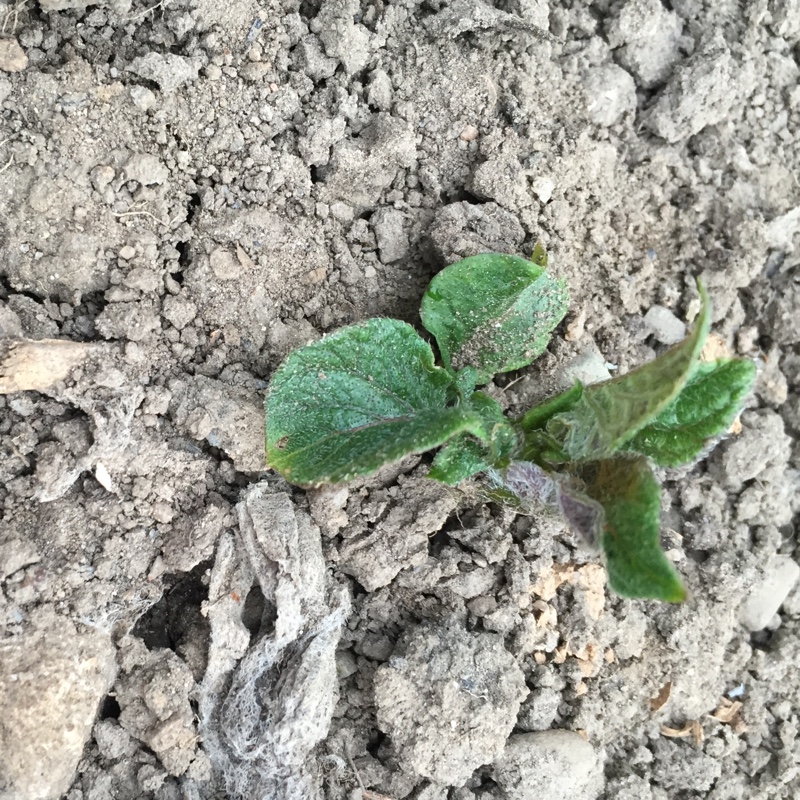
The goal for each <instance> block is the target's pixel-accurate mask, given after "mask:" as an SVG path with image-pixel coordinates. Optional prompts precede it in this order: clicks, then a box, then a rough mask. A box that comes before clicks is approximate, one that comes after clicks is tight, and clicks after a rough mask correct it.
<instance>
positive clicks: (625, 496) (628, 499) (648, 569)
mask: <svg viewBox="0 0 800 800" xmlns="http://www.w3.org/2000/svg"><path fill="white" fill-rule="evenodd" d="M581 477H582V478H583V480H584V482H585V484H586V493H587V494H588V495H589V496H590V497H591V498H593V499H594V500H596V501H597V502H598V503H600V505H602V506H603V510H604V513H605V524H604V527H603V533H602V536H601V538H600V544H601V547H602V548H603V551H604V552H605V556H606V567H607V569H608V580H609V585H610V586H611V588H612V589H613V590H614V591H615V592H617V593H618V594H621V595H622V596H623V597H641V598H650V599H653V600H666V601H668V602H672V603H679V602H681V601H682V600H685V599H686V590H685V589H684V587H683V585H682V583H681V581H680V578H679V577H678V573H677V572H676V571H675V568H674V567H673V566H672V564H671V563H670V561H669V560H668V559H667V557H666V556H665V555H664V552H663V551H662V550H661V545H660V535H659V518H660V516H661V490H660V488H659V486H658V483H657V481H656V479H655V477H654V476H653V473H652V471H651V470H650V467H649V466H648V464H647V460H646V459H645V458H643V457H635V458H625V457H621V458H615V459H607V460H604V461H598V462H596V463H593V464H589V465H587V466H586V467H585V468H584V470H583V471H582V474H581Z"/></svg>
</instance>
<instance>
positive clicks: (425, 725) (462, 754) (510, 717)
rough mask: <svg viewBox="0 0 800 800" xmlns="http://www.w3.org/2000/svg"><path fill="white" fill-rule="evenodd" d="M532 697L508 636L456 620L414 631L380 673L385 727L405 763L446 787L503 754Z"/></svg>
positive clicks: (378, 686) (380, 707)
mask: <svg viewBox="0 0 800 800" xmlns="http://www.w3.org/2000/svg"><path fill="white" fill-rule="evenodd" d="M527 693H528V690H527V688H526V686H525V677H524V675H523V673H522V670H521V669H520V668H519V666H518V665H517V663H516V661H515V660H514V658H513V657H512V656H511V654H510V653H509V652H508V651H507V650H506V649H505V647H504V645H503V639H502V637H501V636H497V635H494V634H487V633H479V634H475V633H470V632H468V631H466V630H464V628H463V626H462V623H461V621H459V620H458V619H456V618H451V619H449V620H447V621H445V622H443V623H442V622H438V623H433V624H430V625H422V626H420V627H418V628H416V629H412V630H410V631H409V632H408V633H406V635H405V636H404V637H403V638H402V639H401V641H400V642H399V643H398V647H397V650H396V651H395V655H393V656H392V658H391V659H390V660H389V663H388V664H385V665H383V666H381V667H380V668H379V669H378V671H377V672H376V674H375V700H376V703H377V707H378V712H377V714H378V725H379V726H380V728H381V730H383V731H386V732H387V733H388V734H389V735H390V736H391V737H392V742H393V745H394V747H395V748H396V749H397V752H398V755H399V759H400V762H401V764H403V765H404V766H405V767H407V768H408V769H411V770H413V771H414V772H415V773H417V774H418V775H421V776H424V777H426V778H430V779H431V780H433V781H436V782H437V783H440V784H444V785H456V786H460V785H462V784H464V783H465V782H466V781H467V779H468V778H469V777H470V776H471V775H472V773H473V772H474V770H475V769H477V768H478V767H480V766H481V765H483V764H486V763H488V762H490V761H491V760H492V759H493V758H495V757H496V756H497V755H498V753H499V752H500V751H501V749H502V747H503V743H504V742H505V740H506V737H507V736H508V734H509V733H511V729H512V728H513V727H514V721H515V720H516V717H517V712H518V711H519V706H520V703H521V702H522V700H523V699H524V698H525V696H526V695H527Z"/></svg>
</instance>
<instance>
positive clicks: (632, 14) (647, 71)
mask: <svg viewBox="0 0 800 800" xmlns="http://www.w3.org/2000/svg"><path fill="white" fill-rule="evenodd" d="M618 8H619V11H618V13H617V14H616V16H613V17H612V18H611V20H610V22H608V23H607V34H608V43H609V44H610V45H611V47H612V48H614V58H615V59H616V60H617V61H618V62H619V63H620V64H621V65H622V66H623V67H625V69H627V70H628V71H629V72H631V73H632V74H633V76H634V77H635V78H636V81H637V83H638V84H639V85H640V86H642V87H644V88H650V87H652V86H655V85H657V84H658V83H660V82H662V81H663V80H665V79H666V78H667V77H668V76H669V72H670V70H671V69H672V67H673V66H674V65H675V64H676V63H677V62H678V61H679V60H680V50H679V49H678V46H679V45H680V36H681V18H680V17H679V16H678V15H677V14H676V13H675V12H674V11H667V10H666V9H665V8H664V6H663V5H662V4H661V0H628V2H626V3H624V4H622V5H620V6H619V7H618ZM621 45H624V46H621Z"/></svg>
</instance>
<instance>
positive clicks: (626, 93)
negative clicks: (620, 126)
mask: <svg viewBox="0 0 800 800" xmlns="http://www.w3.org/2000/svg"><path fill="white" fill-rule="evenodd" d="M583 89H584V91H585V92H586V98H587V110H588V112H589V117H590V118H591V120H592V122H594V123H595V124H597V125H602V126H603V127H608V126H610V125H614V124H615V123H616V122H618V121H619V120H620V119H621V118H622V116H623V115H624V114H627V113H630V112H632V111H635V110H636V84H635V83H634V80H633V78H632V77H631V76H630V74H629V73H627V72H626V71H625V70H624V69H622V67H618V66H617V65H616V64H604V65H603V66H600V67H595V68H593V69H590V70H588V71H587V73H586V75H585V76H584V79H583Z"/></svg>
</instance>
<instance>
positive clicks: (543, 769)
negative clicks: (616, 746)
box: [493, 730, 603, 800]
mask: <svg viewBox="0 0 800 800" xmlns="http://www.w3.org/2000/svg"><path fill="white" fill-rule="evenodd" d="M493 777H494V779H495V780H496V781H497V783H498V784H499V785H500V787H501V788H502V789H503V791H504V792H505V796H506V797H507V798H508V800H541V798H543V797H546V798H547V800H594V799H595V798H596V797H598V795H599V794H600V792H601V791H602V789H603V768H602V764H600V763H599V761H598V758H597V755H596V753H595V751H594V748H593V747H592V745H591V744H589V742H587V741H586V740H585V739H584V738H582V737H581V736H580V735H578V734H577V733H574V732H573V731H561V730H555V731H544V732H542V733H522V734H518V735H516V736H512V737H510V738H509V740H508V744H506V747H505V750H503V753H502V755H501V756H500V757H499V758H498V759H497V760H496V761H495V763H494V769H493Z"/></svg>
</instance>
